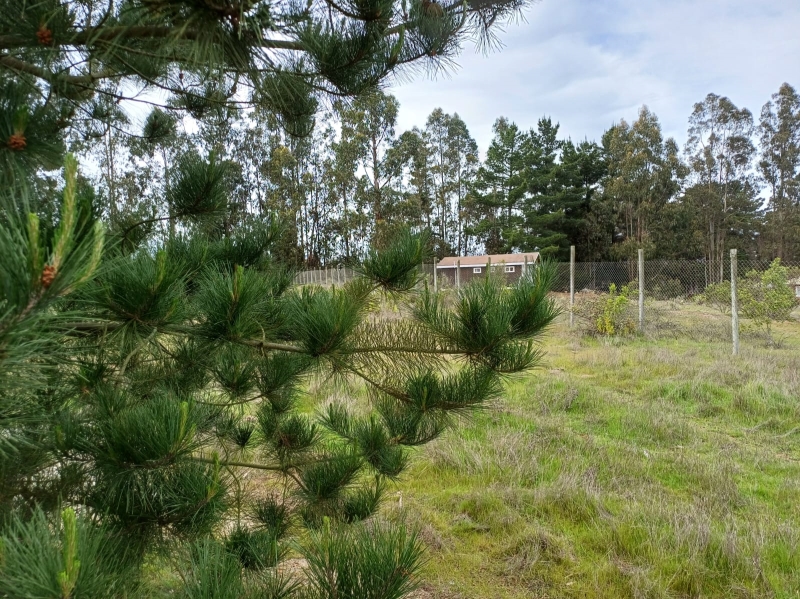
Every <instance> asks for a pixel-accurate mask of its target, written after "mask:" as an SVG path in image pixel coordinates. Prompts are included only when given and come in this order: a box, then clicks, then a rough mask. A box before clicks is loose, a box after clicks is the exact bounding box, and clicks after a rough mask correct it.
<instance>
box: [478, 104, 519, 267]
mask: <svg viewBox="0 0 800 599" xmlns="http://www.w3.org/2000/svg"><path fill="white" fill-rule="evenodd" d="M493 131H494V137H493V138H492V141H491V143H490V145H489V149H488V150H487V152H486V159H485V160H484V162H483V164H482V165H481V167H480V168H479V169H478V172H477V175H476V178H475V183H474V185H473V186H472V193H471V194H470V208H471V211H472V212H473V213H474V214H475V216H476V223H475V225H474V226H473V227H471V228H470V232H471V233H472V234H473V235H475V236H476V238H477V239H478V240H479V241H480V242H481V243H482V244H483V246H484V249H485V250H486V251H487V252H488V253H492V254H495V253H503V252H510V251H512V250H513V249H514V248H516V247H519V243H520V238H521V235H520V227H519V225H520V223H521V221H522V217H521V215H520V208H521V203H522V201H523V199H524V198H525V194H526V193H527V181H526V177H525V159H526V152H527V150H528V148H527V146H528V141H527V136H526V135H525V134H524V133H523V132H521V131H520V130H519V127H517V125H515V124H514V123H511V122H509V121H508V119H506V118H504V117H501V118H499V119H497V120H496V121H495V123H494V126H493Z"/></svg>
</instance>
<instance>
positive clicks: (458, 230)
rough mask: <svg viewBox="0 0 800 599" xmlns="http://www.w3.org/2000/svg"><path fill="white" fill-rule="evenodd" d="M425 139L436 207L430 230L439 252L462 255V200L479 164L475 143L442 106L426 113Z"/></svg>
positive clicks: (464, 223)
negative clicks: (428, 113)
mask: <svg viewBox="0 0 800 599" xmlns="http://www.w3.org/2000/svg"><path fill="white" fill-rule="evenodd" d="M424 140H425V144H426V146H427V151H426V154H427V158H428V160H429V163H430V164H429V166H428V172H429V173H430V182H431V190H432V193H433V207H435V215H434V219H433V223H432V227H433V229H432V231H434V232H435V235H436V239H437V243H438V244H439V245H440V246H441V247H440V249H439V253H440V254H442V255H449V254H452V253H454V252H455V253H456V254H457V255H462V254H463V253H464V252H465V250H466V247H467V239H466V237H467V236H466V235H465V228H467V227H468V225H469V223H468V214H467V213H466V211H465V209H464V203H465V200H466V196H467V192H468V190H469V188H470V186H471V185H472V183H473V181H474V179H475V174H476V172H477V168H478V144H477V143H476V142H475V140H474V139H473V138H472V136H471V135H470V133H469V129H468V128H467V125H466V123H465V122H464V121H463V120H462V119H461V117H459V116H458V114H452V115H450V114H446V113H445V112H444V111H443V110H442V109H441V108H436V109H435V110H434V111H433V112H431V114H430V115H429V116H428V119H427V122H426V123H425V130H424Z"/></svg>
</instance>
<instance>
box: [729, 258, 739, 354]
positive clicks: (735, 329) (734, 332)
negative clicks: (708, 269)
mask: <svg viewBox="0 0 800 599" xmlns="http://www.w3.org/2000/svg"><path fill="white" fill-rule="evenodd" d="M738 270H739V269H738V264H737V257H736V250H731V336H732V338H733V355H734V356H738V355H739V302H738V298H737V297H736V277H737V276H738V275H737V271H738Z"/></svg>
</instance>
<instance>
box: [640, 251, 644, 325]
mask: <svg viewBox="0 0 800 599" xmlns="http://www.w3.org/2000/svg"><path fill="white" fill-rule="evenodd" d="M639 332H640V333H643V332H644V250H642V249H640V250H639Z"/></svg>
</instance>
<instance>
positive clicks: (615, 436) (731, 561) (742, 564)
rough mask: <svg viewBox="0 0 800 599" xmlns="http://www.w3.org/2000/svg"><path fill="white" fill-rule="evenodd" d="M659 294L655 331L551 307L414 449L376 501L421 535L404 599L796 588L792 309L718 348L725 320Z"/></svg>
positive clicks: (795, 326) (799, 383) (792, 591)
mask: <svg viewBox="0 0 800 599" xmlns="http://www.w3.org/2000/svg"><path fill="white" fill-rule="evenodd" d="M674 308H676V307H675V306H669V305H666V304H665V305H664V306H662V310H661V316H662V318H664V319H665V320H666V321H668V322H670V323H675V322H679V323H680V331H674V330H670V334H669V335H666V336H663V335H662V336H661V338H658V339H653V338H636V339H629V340H625V341H606V340H600V339H593V338H582V337H581V336H580V335H578V334H577V333H574V332H571V331H570V330H569V329H568V327H567V326H566V323H565V322H564V321H563V320H562V321H561V322H559V323H558V324H557V325H556V326H555V327H554V328H553V329H552V331H551V333H550V335H549V336H548V338H547V340H546V342H545V349H546V350H547V358H546V363H545V365H544V366H543V368H541V369H540V370H538V371H537V372H535V373H534V374H533V375H529V376H527V377H525V378H522V379H516V380H513V381H511V382H510V383H509V384H508V386H507V393H506V395H505V397H504V398H503V399H502V400H501V401H499V402H498V403H497V404H496V405H494V406H492V408H491V409H489V410H487V411H485V412H483V413H481V414H479V415H478V416H477V417H475V418H474V419H472V420H471V421H469V422H467V423H466V424H465V425H464V426H463V427H461V428H460V429H459V430H458V431H453V432H450V433H448V434H447V435H446V436H445V437H444V438H442V439H441V440H439V441H437V442H435V443H434V444H432V445H431V446H429V447H427V448H426V449H424V450H421V451H420V453H419V454H418V456H417V458H416V460H415V462H414V466H413V468H412V470H411V472H409V474H408V475H407V476H405V477H404V478H403V480H402V481H401V482H400V483H399V484H398V485H397V487H396V491H395V492H396V494H395V496H394V501H393V502H392V504H391V505H389V506H388V507H387V512H388V515H389V516H390V517H401V514H402V517H404V518H405V519H406V520H408V521H411V522H414V523H416V524H417V525H418V526H419V527H420V528H421V531H422V535H423V538H424V540H425V542H426V544H427V545H428V547H429V554H428V555H429V562H428V564H427V566H426V568H425V571H424V574H423V576H424V580H425V586H424V590H423V591H421V592H420V593H419V596H420V597H426V598H431V597H432V598H450V599H452V598H462V597H463V598H465V599H467V598H470V599H471V598H487V599H488V598H509V599H511V598H522V597H576V598H577V597H581V598H583V597H586V598H591V597H635V598H639V597H641V598H645V597H800V323H798V322H797V321H794V322H791V323H784V324H782V325H780V326H779V327H778V329H777V334H778V336H779V337H782V346H781V347H780V348H772V347H767V346H766V345H765V344H764V342H763V341H762V340H760V339H758V338H756V337H752V336H747V335H746V336H745V337H744V339H743V342H742V351H741V354H740V356H738V357H737V358H733V357H732V356H731V346H730V343H729V342H727V341H723V339H724V336H725V335H724V332H725V330H726V327H728V326H729V325H728V324H727V323H728V322H729V321H728V320H726V319H725V318H724V317H723V316H721V315H714V314H711V313H706V312H704V311H699V310H697V309H695V308H692V307H685V306H683V307H680V310H679V311H677V312H672V309H674ZM681 331H682V332H681ZM708 339H718V340H717V341H709V340H708Z"/></svg>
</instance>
